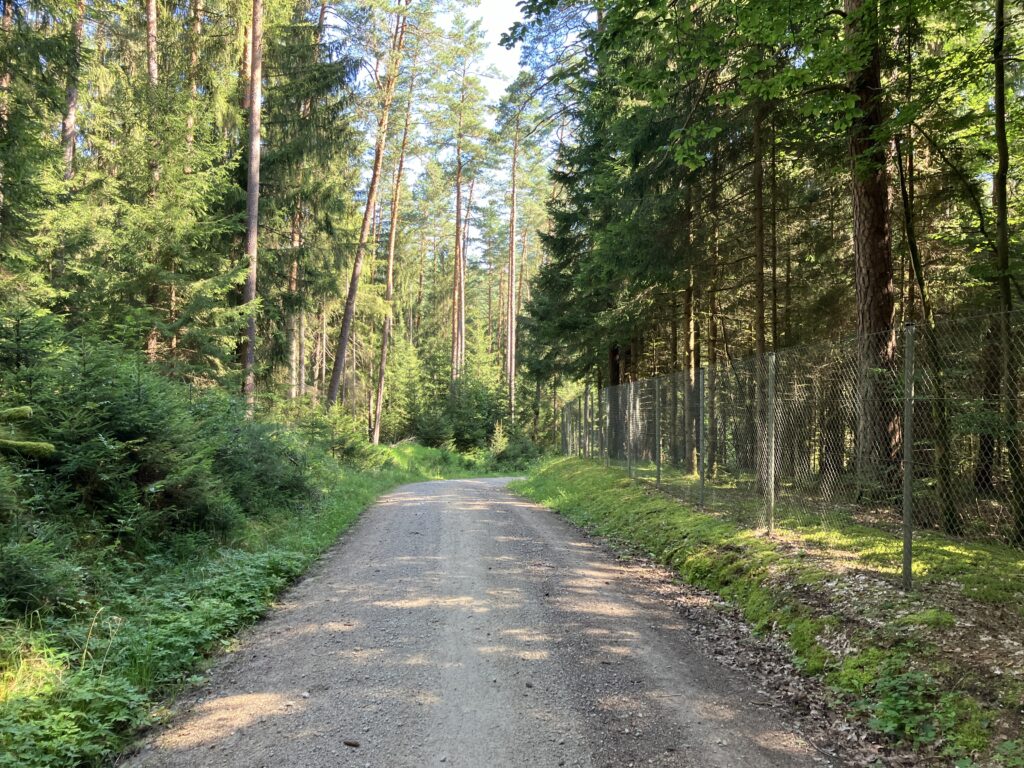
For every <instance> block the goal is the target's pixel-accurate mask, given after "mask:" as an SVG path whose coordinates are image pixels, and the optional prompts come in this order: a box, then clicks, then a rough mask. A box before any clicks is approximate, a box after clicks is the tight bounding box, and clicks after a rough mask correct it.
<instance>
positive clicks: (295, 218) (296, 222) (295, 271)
mask: <svg viewBox="0 0 1024 768" xmlns="http://www.w3.org/2000/svg"><path fill="white" fill-rule="evenodd" d="M300 205H301V203H300V202H299V201H298V200H296V201H295V207H294V208H293V209H292V222H291V230H292V231H291V244H292V263H291V268H290V269H289V271H288V295H289V296H290V297H291V301H292V302H293V303H294V302H297V301H298V296H299V249H301V248H302V210H301V209H300V207H299V206H300ZM285 311H286V313H287V317H286V319H285V336H286V339H287V342H286V343H287V347H288V398H289V399H290V400H294V399H295V398H296V397H298V396H299V361H300V358H299V343H298V333H299V327H298V313H297V312H296V311H295V307H294V306H288V307H287V308H286V310H285Z"/></svg>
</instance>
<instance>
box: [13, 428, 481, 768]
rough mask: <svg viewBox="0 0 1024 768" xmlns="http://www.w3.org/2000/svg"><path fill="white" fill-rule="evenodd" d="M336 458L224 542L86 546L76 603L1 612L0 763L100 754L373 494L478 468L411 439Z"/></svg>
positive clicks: (253, 616) (94, 760) (119, 741)
mask: <svg viewBox="0 0 1024 768" xmlns="http://www.w3.org/2000/svg"><path fill="white" fill-rule="evenodd" d="M334 467H335V469H337V470H338V471H337V472H326V473H324V474H323V476H322V487H321V488H320V491H321V492H322V493H321V494H320V497H319V500H318V501H316V502H311V503H309V504H305V505H299V506H297V508H296V507H295V506H293V507H291V508H288V509H270V510H266V511H265V512H264V514H262V515H261V516H260V517H259V518H255V519H253V520H251V521H249V522H247V524H246V525H245V526H244V527H243V528H242V529H241V530H239V531H238V532H237V533H234V534H233V535H232V539H231V540H230V541H228V542H226V543H225V542H220V541H216V540H214V539H212V538H209V537H208V536H205V535H199V534H182V535H180V536H178V537H177V538H175V539H173V540H171V541H169V542H167V545H166V547H164V548H162V550H161V551H160V553H159V554H152V555H148V556H146V557H145V558H143V559H141V560H140V559H131V558H127V557H122V556H121V553H118V552H115V551H105V552H98V553H96V554H95V557H96V560H97V562H96V565H95V567H94V568H91V569H89V578H90V580H91V592H92V596H93V597H92V599H91V601H90V603H89V605H88V606H83V607H82V608H83V610H79V611H76V612H73V613H72V614H70V615H69V616H64V617H61V616H57V615H48V616H46V617H45V618H43V617H42V616H41V615H40V614H32V615H28V616H26V617H25V618H24V619H23V620H19V621H3V620H0V766H2V767H3V768H15V766H17V768H43V767H48V766H62V767H63V766H78V765H87V766H88V765H104V764H108V763H109V762H111V761H112V760H113V759H114V758H115V757H116V755H117V754H118V752H119V751H120V750H121V749H122V748H123V747H124V746H125V745H126V744H127V743H128V741H129V740H130V739H131V738H132V735H133V734H134V732H135V731H136V729H137V728H138V727H139V726H141V725H143V724H145V723H146V722H148V721H149V720H151V719H152V717H153V713H154V709H155V707H157V705H158V704H159V702H160V701H161V699H162V698H163V697H166V696H167V695H169V694H172V693H174V692H175V691H176V690H178V689H179V688H180V687H181V686H183V685H185V684H187V683H188V682H190V680H191V679H192V675H193V674H194V673H195V672H196V670H197V669H199V668H200V666H201V663H202V662H203V660H204V659H205V658H206V657H208V656H209V655H210V654H211V653H213V652H216V651H217V650H218V649H221V648H224V647H226V646H227V645H228V644H230V642H231V638H232V637H233V635H234V634H235V633H236V632H237V631H238V630H239V629H240V628H242V627H243V626H245V625H247V624H251V623H252V622H254V621H256V620H257V619H258V618H259V617H260V616H262V615H263V613H264V612H265V611H266V610H267V608H268V607H269V606H270V605H271V603H272V602H273V600H274V597H275V596H276V595H277V594H279V593H280V592H281V590H283V589H284V588H285V587H286V586H287V585H288V584H289V583H291V582H292V581H294V580H295V579H296V578H297V577H298V576H299V575H301V574H302V573H303V572H304V571H305V570H306V569H307V568H308V567H309V566H310V564H311V563H312V562H314V561H315V560H316V559H317V558H318V557H319V556H320V554H321V553H323V551H324V550H325V549H327V548H328V547H330V546H331V545H332V544H333V542H334V541H335V540H336V539H337V537H338V536H339V535H340V534H341V533H342V532H343V531H345V529H347V528H348V527H349V526H350V525H351V524H352V523H353V522H354V521H355V520H356V519H357V517H358V516H359V514H360V512H362V510H364V509H365V508H366V507H367V506H369V505H370V504H371V503H372V502H373V501H374V500H375V499H376V498H377V497H378V496H379V495H380V494H381V493H383V492H384V491H386V490H388V489H389V488H392V487H394V486H396V485H398V484H401V483H405V482H411V481H416V480H427V479H435V478H439V477H442V476H453V475H454V476H460V475H468V474H479V472H477V471H474V468H473V467H472V466H471V465H470V464H469V463H468V462H466V461H465V460H464V459H462V458H460V457H459V456H458V455H456V454H452V453H450V452H447V451H441V450H436V449H431V448H425V447H423V446H420V445H416V444H412V443H407V444H403V445H400V446H397V447H396V448H395V449H393V451H392V456H391V460H390V461H389V462H387V463H386V464H385V466H384V467H383V468H379V469H374V470H366V469H363V470H360V469H355V468H347V467H339V466H338V465H336V464H335V465H334ZM86 608H87V610H86Z"/></svg>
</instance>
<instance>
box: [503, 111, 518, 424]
mask: <svg viewBox="0 0 1024 768" xmlns="http://www.w3.org/2000/svg"><path fill="white" fill-rule="evenodd" d="M519 127H520V126H519V118H518V117H517V118H516V127H515V131H514V133H513V137H512V172H511V187H512V189H511V200H510V202H509V214H508V298H507V300H506V306H507V308H506V312H507V313H508V320H507V322H506V325H505V386H506V389H507V392H508V417H509V421H510V422H511V423H513V424H514V423H515V418H516V308H517V307H518V301H517V300H516V193H517V190H516V180H517V178H516V177H517V175H518V174H517V171H518V165H519Z"/></svg>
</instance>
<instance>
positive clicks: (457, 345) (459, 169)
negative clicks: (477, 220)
mask: <svg viewBox="0 0 1024 768" xmlns="http://www.w3.org/2000/svg"><path fill="white" fill-rule="evenodd" d="M466 77H467V72H466V70H465V69H464V70H463V72H462V86H461V87H462V92H461V98H460V105H459V117H458V127H457V129H456V134H455V264H454V269H453V270H452V359H451V384H452V388H453V389H454V387H455V383H456V382H457V381H458V380H459V378H460V377H461V376H462V366H463V363H464V360H463V355H464V353H465V342H464V338H463V337H464V334H465V330H466V324H465V323H466V320H465V314H464V313H465V309H466V302H465V297H464V296H463V293H464V291H465V288H466V280H465V275H464V274H463V270H464V258H465V254H463V252H462V247H463V244H464V242H465V240H464V237H463V232H462V174H463V164H462V139H463V136H462V126H463V114H462V113H463V105H464V104H465V101H466V93H465V91H466Z"/></svg>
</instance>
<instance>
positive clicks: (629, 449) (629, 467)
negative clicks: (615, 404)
mask: <svg viewBox="0 0 1024 768" xmlns="http://www.w3.org/2000/svg"><path fill="white" fill-rule="evenodd" d="M626 474H627V475H629V476H630V477H632V476H633V382H632V381H630V382H628V383H627V384H626Z"/></svg>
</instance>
